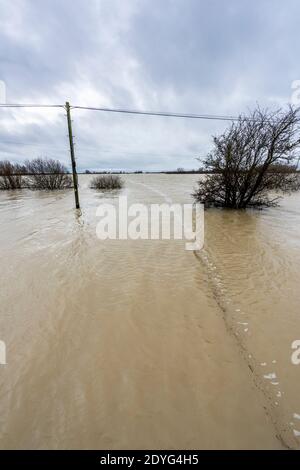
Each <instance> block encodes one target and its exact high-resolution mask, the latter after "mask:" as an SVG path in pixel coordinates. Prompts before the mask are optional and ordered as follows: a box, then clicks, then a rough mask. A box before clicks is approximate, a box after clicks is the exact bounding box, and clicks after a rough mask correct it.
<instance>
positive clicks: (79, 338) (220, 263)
mask: <svg viewBox="0 0 300 470" xmlns="http://www.w3.org/2000/svg"><path fill="white" fill-rule="evenodd" d="M124 179H125V181H126V185H125V188H124V189H123V190H122V191H121V192H120V193H112V194H107V195H103V194H101V193H98V192H97V191H93V190H90V189H88V180H89V177H88V176H80V195H81V204H82V214H81V215H79V214H78V213H76V211H74V209H73V205H74V202H73V193H72V191H62V192H56V193H40V192H29V191H22V192H9V193H8V192H6V193H4V192H1V193H0V218H1V230H0V257H1V291H0V340H2V341H4V342H5V344H6V349H7V351H6V355H7V357H6V361H7V364H6V365H0V448H2V449H30V448H34V449H76V448H82V449H89V448H97V449H139V448H145V449H147V448H148V449H149V448H150V449H151V448H153V449H176V448H178V449H195V448H200V449H211V448H216V449H246V448H247V449H260V448H268V449H280V448H293V449H297V448H299V446H300V438H299V437H298V435H299V434H300V365H298V366H297V365H294V364H292V361H291V355H292V352H293V350H292V349H291V344H292V342H293V341H295V340H297V339H300V315H299V314H300V312H299V304H300V288H299V279H300V238H299V229H300V195H299V194H298V195H293V196H290V197H285V198H284V200H283V201H282V203H281V206H280V207H278V208H272V209H268V210H264V211H245V212H235V211H224V210H223V211H222V210H213V209H212V210H209V211H206V213H205V247H204V249H203V250H202V251H200V252H197V253H194V252H191V251H186V250H185V249H184V245H185V242H184V241H180V240H179V241H178V240H176V241H174V240H169V241H168V240H152V241H151V240H106V241H101V240H99V239H98V238H97V237H96V225H97V222H98V221H99V217H96V209H97V207H98V205H99V204H100V203H101V202H110V203H113V204H117V202H118V195H119V194H122V195H127V196H128V200H129V202H139V203H145V204H150V203H152V202H155V203H163V202H165V201H166V200H168V201H169V200H170V199H172V201H173V202H190V201H191V197H190V193H191V192H192V189H193V186H194V185H195V182H196V179H197V178H196V177H195V176H194V175H126V176H124Z"/></svg>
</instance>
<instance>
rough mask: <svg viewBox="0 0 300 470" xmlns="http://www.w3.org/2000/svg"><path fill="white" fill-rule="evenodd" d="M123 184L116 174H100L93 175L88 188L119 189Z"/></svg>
mask: <svg viewBox="0 0 300 470" xmlns="http://www.w3.org/2000/svg"><path fill="white" fill-rule="evenodd" d="M123 186H124V182H123V180H122V179H121V178H120V176H116V175H101V176H95V178H93V179H92V181H91V183H90V188H92V189H101V190H104V191H106V190H110V189H121V188H123Z"/></svg>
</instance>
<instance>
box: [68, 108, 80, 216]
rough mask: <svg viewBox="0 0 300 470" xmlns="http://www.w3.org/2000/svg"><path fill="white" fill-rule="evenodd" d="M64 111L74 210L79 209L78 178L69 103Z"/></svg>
mask: <svg viewBox="0 0 300 470" xmlns="http://www.w3.org/2000/svg"><path fill="white" fill-rule="evenodd" d="M66 111H67V119H68V131H69V142H70V154H71V161H72V173H73V185H74V195H75V205H76V209H80V204H79V193H78V176H77V171H76V160H75V152H74V142H73V132H72V120H71V111H70V103H69V102H68V101H67V102H66Z"/></svg>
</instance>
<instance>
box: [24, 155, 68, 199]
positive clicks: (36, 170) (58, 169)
mask: <svg viewBox="0 0 300 470" xmlns="http://www.w3.org/2000/svg"><path fill="white" fill-rule="evenodd" d="M25 165H26V170H27V174H28V182H29V187H30V188H31V189H39V190H50V191H52V190H56V189H66V188H71V187H72V178H71V177H70V175H69V174H68V173H67V168H66V167H65V166H64V165H63V164H62V163H60V162H59V161H58V160H53V159H44V158H36V159H34V160H30V161H27V162H25Z"/></svg>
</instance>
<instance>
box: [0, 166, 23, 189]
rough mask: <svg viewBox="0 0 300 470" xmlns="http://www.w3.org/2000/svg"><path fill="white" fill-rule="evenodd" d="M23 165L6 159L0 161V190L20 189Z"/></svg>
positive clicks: (21, 186)
mask: <svg viewBox="0 0 300 470" xmlns="http://www.w3.org/2000/svg"><path fill="white" fill-rule="evenodd" d="M25 172H26V169H25V167H23V166H21V165H18V164H13V163H11V162H9V161H8V160H4V161H0V190H10V189H22V188H23V187H24V184H25V181H24V177H23V175H24V173H25Z"/></svg>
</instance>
